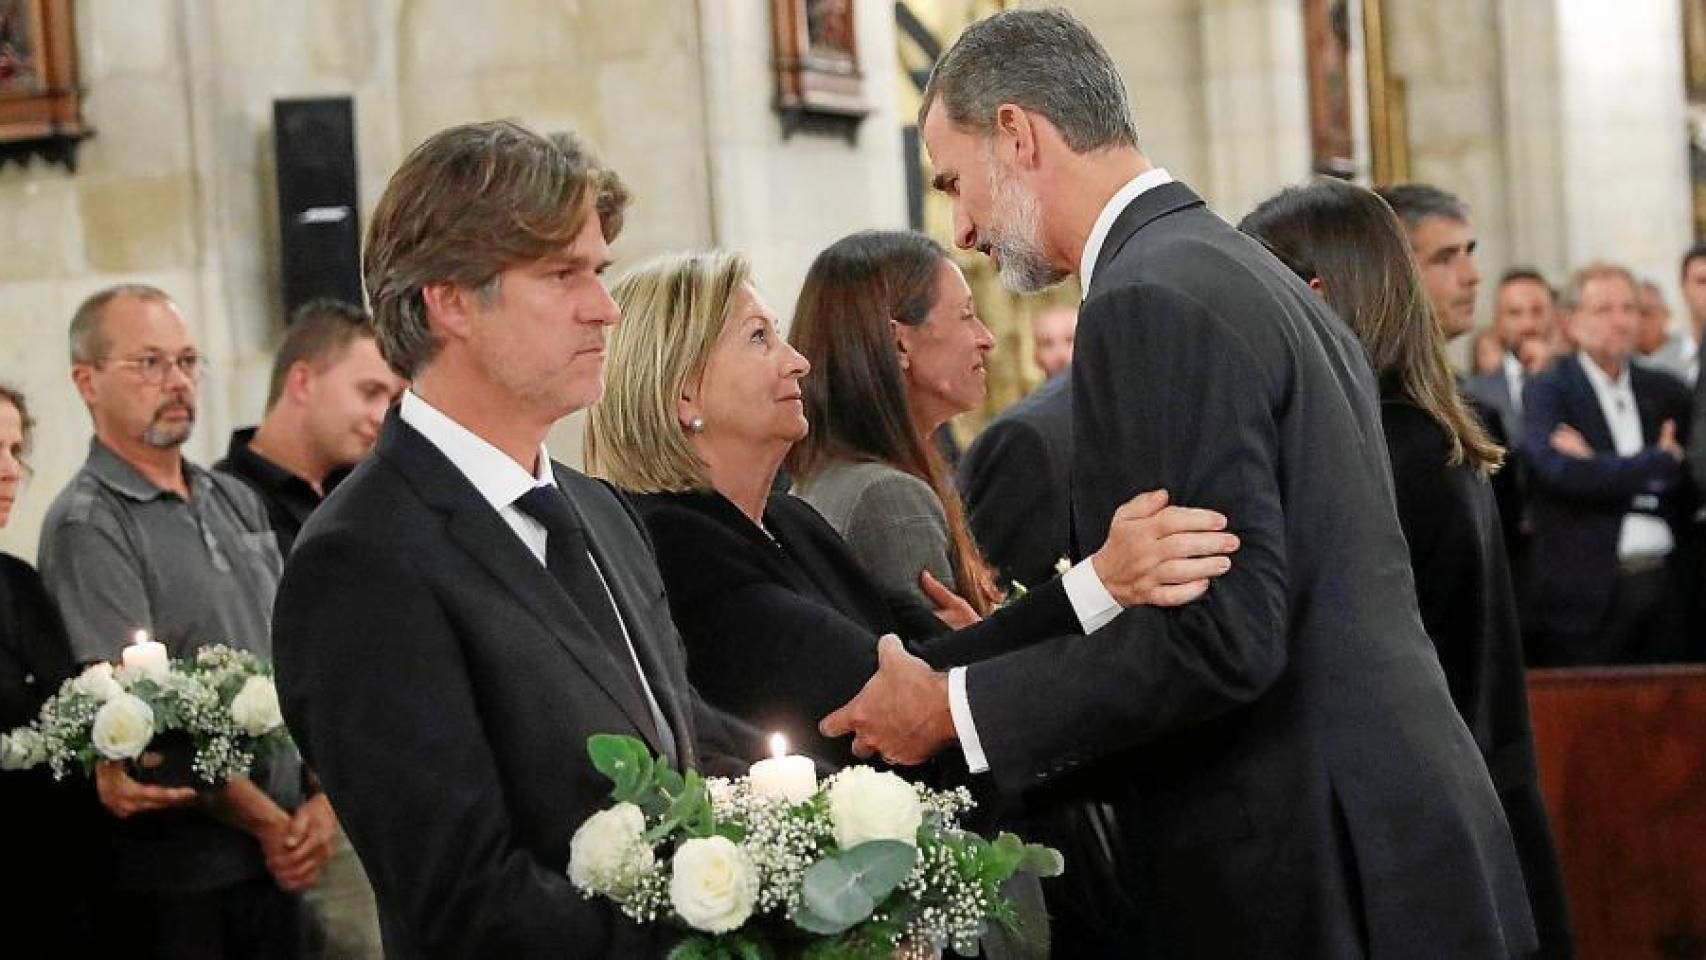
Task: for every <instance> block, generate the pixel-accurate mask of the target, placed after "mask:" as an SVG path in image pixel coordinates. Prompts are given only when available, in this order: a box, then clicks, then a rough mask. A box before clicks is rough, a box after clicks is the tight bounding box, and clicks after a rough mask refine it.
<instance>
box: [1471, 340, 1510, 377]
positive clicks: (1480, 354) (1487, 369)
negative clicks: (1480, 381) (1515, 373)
mask: <svg viewBox="0 0 1706 960" xmlns="http://www.w3.org/2000/svg"><path fill="white" fill-rule="evenodd" d="M1504 355H1505V348H1504V346H1503V345H1501V344H1500V343H1499V336H1498V334H1496V333H1494V332H1493V331H1491V330H1482V331H1479V332H1478V333H1476V334H1475V339H1474V340H1473V341H1472V342H1471V344H1470V351H1469V357H1470V363H1469V375H1470V376H1472V377H1477V376H1480V375H1482V374H1486V373H1498V372H1499V364H1500V361H1501V360H1502V359H1503V357H1504Z"/></svg>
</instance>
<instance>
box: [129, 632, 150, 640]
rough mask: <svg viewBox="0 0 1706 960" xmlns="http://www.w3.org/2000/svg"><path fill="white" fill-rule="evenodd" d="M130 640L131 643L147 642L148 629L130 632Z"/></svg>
mask: <svg viewBox="0 0 1706 960" xmlns="http://www.w3.org/2000/svg"><path fill="white" fill-rule="evenodd" d="M130 642H131V643H147V642H148V631H146V630H138V631H136V632H135V633H133V634H131V636H130Z"/></svg>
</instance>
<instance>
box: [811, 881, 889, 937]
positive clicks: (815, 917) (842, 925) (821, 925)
mask: <svg viewBox="0 0 1706 960" xmlns="http://www.w3.org/2000/svg"><path fill="white" fill-rule="evenodd" d="M855 892H859V891H857V890H855ZM860 895H861V896H862V895H863V894H862V893H861V894H860ZM869 899H870V898H869V897H867V898H866V900H867V901H868V900H869ZM875 907H876V904H874V903H873V904H871V906H870V907H868V908H867V909H866V913H867V914H869V912H870V910H872V909H875ZM858 922H859V921H858V920H849V921H846V922H841V921H839V920H832V919H830V918H828V917H825V916H822V915H821V914H819V913H817V912H816V911H815V910H813V909H812V908H811V907H809V906H807V905H806V904H805V903H804V902H803V901H802V902H801V903H800V905H799V906H798V907H795V908H794V926H796V927H799V928H800V929H801V930H804V931H806V932H807V933H815V934H818V935H819V936H824V937H833V936H835V935H836V934H838V933H842V932H844V931H846V930H848V929H849V928H851V927H852V926H853V925H854V924H856V923H858Z"/></svg>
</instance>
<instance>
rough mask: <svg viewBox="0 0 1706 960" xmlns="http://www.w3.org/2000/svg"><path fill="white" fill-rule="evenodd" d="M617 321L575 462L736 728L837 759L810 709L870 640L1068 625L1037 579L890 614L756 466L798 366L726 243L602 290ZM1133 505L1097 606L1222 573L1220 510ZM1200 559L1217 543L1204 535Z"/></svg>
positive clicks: (696, 673) (1170, 599)
mask: <svg viewBox="0 0 1706 960" xmlns="http://www.w3.org/2000/svg"><path fill="white" fill-rule="evenodd" d="M612 294H613V296H614V297H615V298H616V301H617V303H618V304H619V305H620V306H621V308H622V315H623V322H622V323H621V324H620V325H618V326H617V327H616V328H615V330H614V331H613V333H612V334H611V336H610V342H609V360H608V364H607V370H606V377H607V381H608V382H607V386H606V390H605V394H604V399H603V401H602V402H601V403H600V404H599V405H598V406H597V407H595V408H594V409H593V411H592V415H591V419H590V421H589V424H588V436H587V451H588V459H589V464H590V466H591V468H592V469H593V470H594V471H595V472H597V473H599V474H601V475H603V476H605V477H607V478H608V479H610V480H612V481H613V482H615V483H616V484H618V485H619V486H622V487H625V488H627V489H628V490H631V491H633V492H635V493H636V494H639V495H640V496H638V497H637V506H638V508H639V512H640V515H641V518H642V519H643V520H644V522H645V524H646V527H647V529H648V530H649V532H650V533H651V536H652V539H653V541H654V543H655V545H656V549H657V558H658V566H659V569H660V570H661V571H662V573H663V578H664V583H665V586H666V588H667V591H668V594H669V603H670V608H671V612H672V614H673V616H674V619H675V622H676V624H677V626H678V627H679V629H680V631H681V634H682V637H683V639H684V641H685V642H686V644H687V648H688V663H689V668H688V673H689V677H690V679H691V680H692V682H693V684H694V686H695V688H696V689H697V690H698V691H699V692H700V694H701V695H702V696H703V697H704V698H705V700H706V701H707V702H708V703H709V704H710V705H712V706H713V707H716V708H718V709H719V710H721V711H722V712H724V713H725V714H727V715H730V716H732V717H734V718H736V719H738V720H740V721H743V722H744V723H745V724H747V725H749V728H750V729H751V730H752V731H754V735H752V736H750V737H749V739H751V740H752V742H751V743H749V744H747V745H746V746H747V748H748V749H749V750H750V752H751V754H752V755H754V756H757V755H760V754H762V753H763V752H764V747H765V744H764V743H762V742H761V741H760V740H759V738H758V737H757V736H756V732H757V731H763V732H769V731H781V732H783V733H784V734H786V735H787V736H788V738H789V740H790V742H791V743H792V744H794V745H795V747H796V748H797V749H798V750H800V751H802V752H804V753H807V754H809V755H811V756H813V757H815V758H817V759H818V760H820V761H823V762H826V763H830V764H842V763H846V762H848V761H849V760H850V759H851V756H850V754H849V752H848V747H847V745H846V744H845V743H838V742H835V741H830V740H827V739H825V738H823V737H822V736H821V735H820V734H819V733H818V732H817V722H818V720H819V719H820V718H821V717H823V716H824V715H826V714H827V713H829V712H830V711H831V710H833V709H835V708H836V707H838V706H840V705H841V704H842V703H844V702H846V701H847V699H849V698H850V697H852V696H853V695H854V694H855V693H857V692H858V690H859V688H860V686H861V685H862V684H863V683H864V682H865V681H866V680H867V679H868V678H869V677H870V675H871V673H872V672H873V670H875V668H876V649H877V639H878V637H879V636H881V635H882V634H886V633H894V634H897V635H899V636H900V637H902V638H903V639H904V640H906V641H907V642H908V643H910V644H914V645H929V644H948V643H952V644H953V645H954V646H955V647H956V648H959V649H963V650H965V651H968V652H970V651H976V652H977V653H978V654H979V655H992V654H994V653H997V652H1000V651H1002V650H1005V649H1011V648H1013V647H1016V646H1019V645H1023V644H1024V643H1026V642H1028V641H1031V640H1036V639H1041V638H1043V637H1047V636H1056V635H1060V634H1063V633H1072V632H1078V631H1079V630H1080V629H1081V628H1080V626H1079V624H1078V621H1077V618H1076V617H1075V616H1074V614H1073V611H1072V609H1071V605H1070V603H1069V602H1068V600H1067V597H1066V595H1065V591H1064V589H1063V588H1062V587H1061V585H1060V584H1059V583H1058V582H1056V583H1053V584H1048V585H1045V586H1042V587H1039V588H1038V589H1036V590H1033V591H1032V592H1031V593H1030V594H1029V595H1027V597H1026V598H1025V599H1024V600H1023V601H1021V602H1019V603H1016V604H1013V605H1011V606H1008V607H1006V608H1004V609H1002V610H1000V611H998V612H996V613H995V614H994V615H992V616H991V617H990V618H989V619H987V620H985V621H983V622H981V623H978V624H976V625H974V626H971V627H969V628H967V629H965V630H961V631H958V632H956V633H952V634H950V633H949V632H948V630H947V627H946V625H945V624H943V623H942V622H941V621H938V620H936V619H935V618H934V617H932V616H929V615H919V614H918V613H916V612H897V611H896V610H895V609H893V608H891V606H890V604H889V602H888V601H886V600H885V599H884V596H883V594H882V593H881V592H880V591H879V590H878V588H877V586H876V584H874V583H873V582H872V580H871V577H870V576H869V574H867V573H866V572H865V570H864V568H863V567H862V565H861V564H860V562H859V561H858V559H857V558H856V557H854V556H853V554H852V553H851V551H850V550H849V549H848V547H847V545H846V543H845V542H844V541H843V540H842V539H841V537H840V536H839V535H837V534H836V532H835V530H834V529H833V528H832V527H830V525H829V524H828V523H827V522H826V521H825V520H824V519H823V517H821V516H819V515H818V513H817V512H816V511H815V510H813V509H812V508H811V507H810V506H808V505H807V504H805V503H804V502H802V501H801V500H799V499H797V498H795V497H793V496H791V495H788V494H785V493H776V492H774V489H773V488H774V485H775V479H776V473H777V470H778V468H779V467H780V465H781V463H782V460H783V457H784V456H786V455H787V453H788V451H789V449H790V448H791V447H792V446H793V445H794V444H795V443H796V442H798V441H799V440H800V439H801V438H803V437H805V436H806V433H807V431H808V429H809V425H808V424H807V422H806V417H805V413H804V410H803V407H802V404H801V389H800V384H801V381H802V379H803V378H805V377H806V376H808V375H809V374H810V365H809V364H807V362H806V360H805V358H804V357H802V356H801V355H800V354H799V353H798V352H797V351H796V350H794V348H793V347H791V346H789V344H788V342H787V341H786V340H785V339H783V338H782V336H781V334H780V333H779V331H778V330H777V323H776V318H775V315H774V314H773V313H772V312H771V310H770V308H769V307H768V306H766V305H765V303H764V301H763V299H762V298H761V297H760V296H759V294H758V292H757V290H756V289H755V287H754V286H753V283H752V278H751V271H750V269H749V268H748V266H747V264H746V262H745V261H744V260H742V259H741V258H740V257H739V256H737V255H734V254H731V253H715V252H714V253H701V254H689V255H679V256H672V257H666V258H663V259H660V260H656V261H653V262H651V263H648V264H645V265H643V266H641V267H639V268H637V269H636V270H634V271H633V272H632V273H630V274H629V275H628V276H626V277H625V278H623V279H622V280H621V281H620V282H618V283H617V284H616V286H615V288H614V289H613V290H612ZM1154 507H1155V504H1154V501H1153V500H1143V501H1142V502H1141V503H1139V502H1138V501H1134V503H1133V504H1132V505H1129V506H1128V509H1127V511H1126V512H1125V515H1124V518H1123V519H1121V520H1116V522H1115V524H1114V527H1115V529H1114V531H1111V533H1112V536H1111V537H1110V540H1109V543H1108V544H1107V545H1106V546H1104V547H1103V549H1102V550H1101V551H1100V552H1098V554H1097V555H1096V557H1095V558H1093V563H1094V565H1095V569H1096V570H1097V572H1098V573H1099V574H1100V576H1101V579H1102V580H1103V581H1104V583H1105V584H1106V586H1107V587H1108V588H1109V590H1110V592H1111V593H1112V594H1113V596H1114V597H1115V599H1116V600H1119V601H1120V602H1121V603H1123V604H1125V605H1131V604H1136V603H1177V602H1183V601H1184V600H1187V599H1190V598H1191V597H1194V596H1195V595H1196V593H1197V592H1200V590H1201V589H1203V588H1204V587H1206V582H1207V579H1208V578H1209V577H1212V576H1217V575H1219V573H1221V572H1224V571H1225V570H1226V569H1227V568H1228V566H1229V561H1228V560H1227V559H1226V558H1225V557H1224V556H1220V555H1214V556H1208V557H1200V558H1194V557H1192V556H1191V551H1192V550H1193V549H1196V550H1200V549H1201V544H1202V541H1201V540H1200V539H1193V537H1192V536H1191V532H1197V531H1217V530H1220V529H1222V527H1223V526H1224V523H1225V521H1224V518H1222V517H1220V515H1218V514H1215V513H1212V512H1209V511H1200V510H1185V509H1182V508H1174V507H1168V508H1166V511H1168V512H1170V513H1171V514H1172V516H1170V517H1167V518H1165V519H1166V520H1167V521H1168V523H1169V525H1170V526H1169V529H1174V530H1178V529H1182V528H1183V529H1187V530H1188V531H1189V532H1187V533H1186V534H1184V535H1179V534H1175V535H1173V536H1171V537H1165V538H1164V537H1162V536H1161V534H1160V526H1161V524H1160V521H1161V520H1162V519H1163V518H1161V517H1160V516H1157V515H1156V511H1155V508H1154ZM1212 543H1213V547H1214V552H1215V553H1216V554H1224V553H1229V552H1230V551H1231V550H1232V549H1234V548H1235V547H1236V545H1237V541H1236V538H1234V537H1232V536H1230V535H1228V534H1216V535H1214V536H1213V539H1212Z"/></svg>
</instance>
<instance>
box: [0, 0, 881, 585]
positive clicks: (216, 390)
mask: <svg viewBox="0 0 1706 960" xmlns="http://www.w3.org/2000/svg"><path fill="white" fill-rule="evenodd" d="M888 10H889V6H888V4H887V3H885V2H883V0H859V6H858V29H859V31H860V36H859V39H860V43H861V45H862V47H863V50H864V54H865V57H866V64H867V71H866V72H867V84H868V89H867V95H868V97H869V99H870V100H871V101H872V103H873V104H874V105H875V106H876V108H877V109H876V112H875V113H874V114H873V116H872V117H871V118H869V119H867V120H866V121H865V123H864V125H863V127H862V129H861V131H860V135H859V138H858V141H857V143H856V144H849V143H847V142H846V141H843V140H835V139H825V138H822V137H811V136H804V135H802V136H796V137H794V138H791V139H789V140H786V141H784V140H783V139H782V138H781V135H780V132H779V131H780V127H779V124H778V122H777V120H776V117H775V114H774V112H773V110H772V109H771V103H772V97H773V87H772V81H771V74H770V66H769V65H770V19H769V3H768V0H715V2H694V0H493V2H484V3H478V4H474V3H467V2H465V0H296V2H292V3H275V2H271V0H84V2H83V3H81V4H79V21H78V47H79V54H80V57H81V61H82V63H81V79H82V85H83V88H84V90H85V91H86V100H85V109H86V115H87V117H88V119H89V121H90V122H91V124H92V125H93V126H94V127H95V128H96V129H97V131H98V135H97V136H96V138H95V139H93V140H91V141H89V142H88V143H87V144H86V145H85V146H84V147H83V150H82V153H81V155H80V158H79V159H80V167H79V170H78V172H77V173H76V174H75V175H68V174H67V173H65V172H64V171H63V170H61V169H59V168H57V167H54V168H49V167H44V166H43V165H42V164H41V163H39V162H37V163H35V164H34V165H32V166H30V167H28V168H25V169H19V168H18V167H17V166H15V165H14V166H11V167H8V168H7V169H5V170H3V171H0V380H5V381H8V382H13V383H16V384H18V385H19V386H21V387H22V388H23V389H24V390H25V391H26V393H27V394H28V396H29V397H30V400H31V403H32V405H33V407H34V412H35V413H36V415H37V418H38V420H39V422H40V426H39V428H38V431H37V436H36V450H35V453H34V456H33V460H34V463H35V475H34V477H33V479H32V480H31V482H30V484H29V486H28V488H27V489H26V491H25V493H24V499H23V501H22V503H21V504H20V505H19V509H18V510H17V511H16V512H15V513H14V514H13V519H12V522H11V524H10V526H9V527H8V528H7V529H6V530H4V531H0V550H5V551H7V552H11V553H15V554H19V555H22V556H25V557H33V556H34V555H35V543H36V539H37V536H38V533H39V525H40V519H41V515H42V513H44V512H45V510H46V508H47V505H48V503H49V502H50V501H51V500H52V498H53V496H54V494H55V493H57V491H58V490H59V489H60V488H61V487H62V486H64V484H65V482H66V480H67V479H68V478H69V477H70V475H71V474H72V473H73V472H75V471H76V469H77V467H78V466H79V465H80V464H81V462H82V460H83V456H84V452H85V450H86V447H87V443H88V437H89V433H90V431H89V427H88V417H87V414H86V412H85V411H84V410H83V409H82V405H81V402H80V401H79V400H78V398H77V396H76V393H75V391H74V390H73V389H72V387H71V385H70V380H69V370H68V361H67V359H66V356H65V353H66V351H65V327H66V323H67V322H68V320H69V318H70V316H71V313H72V311H73V310H74V309H75V307H76V305H77V304H78V303H79V302H80V301H81V300H82V299H83V298H84V297H85V296H87V295H88V294H89V293H91V292H93V291H95V290H97V289H99V288H101V287H104V286H107V285H109V284H112V283H117V282H124V281H142V282H148V283H153V284H157V285H159V286H161V287H163V288H164V289H166V290H167V291H169V292H171V293H172V294H173V295H174V296H175V297H176V298H177V299H178V301H179V303H180V305H181V306H182V307H183V309H184V312H185V313H186V315H187V316H188V317H189V320H190V323H191V326H192V328H193V330H194V332H195V335H196V337H197V338H198V340H199V342H200V344H201V346H202V348H203V350H204V351H205V352H206V353H207V355H208V357H209V359H210V361H211V363H212V367H213V372H212V373H211V374H210V376H209V378H208V380H207V381H206V382H205V384H204V386H203V390H202V398H201V409H200V414H199V423H198V425H197V428H196V434H195V436H194V438H193V439H192V440H191V442H190V444H189V445H188V446H187V447H186V452H187V453H188V454H189V455H190V456H191V457H192V458H193V459H195V460H197V461H199V462H202V463H210V462H212V461H213V460H214V459H217V457H218V456H219V455H220V454H221V452H222V451H223V449H224V446H225V441H226V437H227V435H228V431H229V430H230V429H231V428H232V427H233V426H235V425H241V424H245V423H251V422H253V421H254V420H255V419H257V418H258V417H259V415H260V413H261V407H262V404H263V402H264V396H265V389H266V386H265V381H266V373H267V370H268V368H269V365H270V360H271V351H272V349H273V347H274V345H275V344H276V342H277V339H278V337H279V335H280V333H281V332H282V328H283V321H282V318H281V316H280V313H281V310H282V307H281V305H280V302H279V299H278V293H277V284H278V276H277V273H278V271H277V266H276V264H277V258H278V249H277V248H278V242H277V224H276V214H275V213H274V209H275V195H274V188H273V171H272V139H271V118H272V101H273V100H274V99H275V98H279V97H299V96H323V95H349V96H352V97H353V98H354V100H355V112H356V123H357V132H356V142H357V152H358V164H359V170H360V192H361V205H362V208H363V210H364V212H365V210H367V209H369V208H371V206H372V204H373V202H374V201H375V200H376V199H377V198H378V195H379V193H380V191H381V190H382V189H383V187H384V184H385V181H386V179H387V178H388V177H389V176H390V173H391V171H392V170H393V169H394V168H395V166H396V164H397V163H398V162H399V161H400V160H401V159H402V157H403V156H404V155H405V154H406V153H407V152H408V150H410V149H411V148H412V147H413V146H414V145H415V144H416V143H418V142H419V141H420V140H421V139H423V138H424V137H426V136H427V135H428V134H430V133H432V132H433V131H435V130H438V129H440V128H442V127H444V126H446V125H449V124H453V123H458V122H462V121H467V120H475V119H487V118H493V117H514V118H517V119H520V120H522V121H524V122H526V123H528V124H530V125H533V126H535V127H536V128H538V129H541V130H558V129H566V128H572V129H575V130H577V131H580V132H581V133H583V134H584V135H586V136H587V137H588V138H589V139H590V140H591V141H592V142H593V143H594V144H595V145H596V146H597V147H598V148H599V149H600V151H601V152H602V153H603V155H604V157H605V159H606V160H608V161H610V162H611V163H612V164H613V165H614V166H615V167H616V168H617V169H619V170H620V171H621V172H622V174H623V176H624V177H625V178H626V179H627V180H628V181H629V183H630V185H631V186H632V187H633V190H634V193H635V196H636V198H637V199H636V204H635V206H634V208H633V211H632V213H631V214H630V216H629V217H628V220H627V227H626V229H625V231H624V234H623V236H622V238H621V239H620V240H619V242H618V243H617V245H616V254H617V257H618V270H620V264H621V263H623V262H629V263H631V262H634V261H636V260H637V259H640V258H643V257H645V256H647V255H649V254H652V253H656V252H660V251H664V250H674V249H684V248H697V247H705V246H709V245H711V244H713V243H722V244H727V245H730V246H733V247H735V248H737V249H743V250H745V251H747V252H748V253H750V254H751V255H752V256H753V259H754V261H755V263H756V265H757V269H758V275H759V277H760V280H761V282H762V283H764V285H765V287H766V291H767V293H768V294H769V295H770V298H771V300H772V302H773V303H774V304H775V305H776V307H777V309H778V310H779V311H780V312H782V313H783V315H784V316H785V315H786V313H787V308H788V307H789V306H790V305H791V303H792V300H793V297H794V295H795V291H796V290H797V288H798V285H799V281H800V278H801V277H802V276H803V274H804V271H805V266H806V264H807V263H808V262H809V260H810V257H811V256H812V254H814V253H815V252H816V250H817V249H818V248H819V247H821V246H822V245H823V243H825V242H827V240H828V239H832V238H833V237H835V236H839V235H840V234H842V233H845V232H847V231H849V230H852V229H856V228H859V227H864V226H876V225H884V226H896V225H901V224H904V222H905V191H904V188H903V186H902V181H901V179H900V178H901V173H900V169H901V162H900V147H899V134H898V129H897V126H896V124H897V121H896V120H895V117H894V109H893V104H894V100H895V96H894V90H893V77H894V73H895V71H894V67H893V58H894V55H895V54H894V50H895V42H894V32H893V23H892V18H891V17H890V16H889V15H888ZM701 17H703V18H704V22H703V23H702V22H701ZM708 104H714V108H711V109H714V111H715V115H714V116H713V117H710V118H709V119H708V114H707V110H708ZM579 438H580V430H579V425H578V423H577V422H575V421H573V420H571V421H566V422H565V424H563V425H561V426H559V428H558V429H557V430H556V431H554V432H553V436H552V440H551V444H552V449H553V450H554V451H557V452H558V453H559V454H560V455H562V456H564V457H565V458H566V459H570V460H578V458H579Z"/></svg>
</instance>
